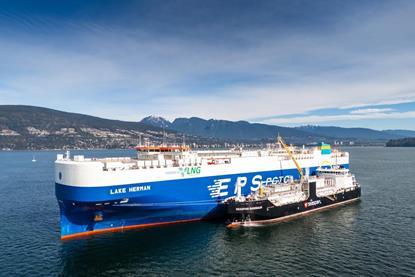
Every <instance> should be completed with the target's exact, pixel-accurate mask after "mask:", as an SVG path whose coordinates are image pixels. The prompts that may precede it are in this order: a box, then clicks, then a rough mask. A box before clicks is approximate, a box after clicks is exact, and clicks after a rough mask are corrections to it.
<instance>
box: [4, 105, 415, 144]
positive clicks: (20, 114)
mask: <svg viewBox="0 0 415 277" xmlns="http://www.w3.org/2000/svg"><path fill="white" fill-rule="evenodd" d="M278 134H280V135H282V136H283V137H284V138H285V139H286V141H287V142H289V143H295V144H313V143H318V142H321V141H324V142H329V143H333V142H337V143H339V142H340V141H344V142H345V143H349V142H353V143H356V144H385V143H386V142H387V141H389V140H392V139H395V140H396V139H402V138H405V137H415V131H410V130H385V131H378V130H372V129H367V128H341V127H323V126H302V127H296V128H289V127H281V126H274V125H267V124H259V123H249V122H247V121H228V120H217V119H208V120H206V119H202V118H197V117H191V118H176V119H175V120H173V121H169V120H166V119H164V118H162V117H157V116H149V117H146V118H143V119H142V120H140V121H138V122H134V121H121V120H111V119H104V118H99V117H95V116H90V115H84V114H77V113H68V112H63V111H58V110H53V109H48V108H42V107H34V106H23V105H0V149H64V148H72V149H73V148H127V147H132V146H134V145H137V144H138V143H139V141H140V140H141V141H142V142H146V141H147V142H149V143H162V142H174V143H181V142H182V140H183V138H184V137H185V140H186V142H187V143H192V144H194V145H195V146H196V147H197V146H200V147H206V146H213V145H215V146H221V145H222V146H223V145H225V144H239V143H245V144H259V143H268V142H271V141H274V140H275V138H276V136H277V135H278Z"/></svg>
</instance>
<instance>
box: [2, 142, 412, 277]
mask: <svg viewBox="0 0 415 277" xmlns="http://www.w3.org/2000/svg"><path fill="white" fill-rule="evenodd" d="M346 150H348V151H350V153H351V167H352V170H353V172H354V173H355V174H356V176H357V178H358V181H359V182H360V183H361V185H362V193H363V196H362V201H361V202H360V203H356V204H353V205H349V206H345V207H342V208H339V209H336V210H331V211H326V212H322V213H318V214H314V215H311V216H309V217H306V218H302V219H298V220H295V221H291V222H287V223H282V224H279V225H274V226H267V227H262V228H256V229H239V230H228V229H226V228H225V226H224V225H223V224H219V223H189V224H181V225H172V226H166V227H160V228H150V229H142V230H134V231H128V232H124V233H113V234H104V235H99V236H94V237H90V238H87V239H81V240H74V241H66V242H61V241H60V240H59V231H58V224H59V221H58V220H59V214H58V205H57V202H56V199H55V195H54V183H53V161H54V159H55V157H56V153H57V152H53V151H47V152H0V224H1V225H0V275H1V276H16V275H20V276H36V275H42V276H50V275H52V276H54V275H64V276H73V275H103V276H106V275H108V276H109V275H130V276H132V275H142V274H145V275H180V276H181V275H232V276H235V275H243V276H244V275H246V276H252V275H259V274H262V275H266V276H270V275H273V276H275V275H287V276H288V275H291V276H296V275H308V276H309V275H313V276H338V275H342V276H347V275H349V276H351V275H361V276H362V275H364V276H415V200H414V196H415V179H414V177H413V172H414V168H415V148H381V147H379V148H370V147H367V148H349V149H346ZM79 152H81V153H83V154H86V155H88V156H91V155H92V156H120V155H128V154H131V155H133V154H134V153H132V152H128V151H79ZM33 154H35V155H36V159H37V160H38V161H37V162H36V163H32V162H31V160H32V155H33Z"/></svg>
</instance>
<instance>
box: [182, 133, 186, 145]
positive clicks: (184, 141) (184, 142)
mask: <svg viewBox="0 0 415 277" xmlns="http://www.w3.org/2000/svg"><path fill="white" fill-rule="evenodd" d="M182 144H183V146H186V140H185V136H184V134H183V143H182Z"/></svg>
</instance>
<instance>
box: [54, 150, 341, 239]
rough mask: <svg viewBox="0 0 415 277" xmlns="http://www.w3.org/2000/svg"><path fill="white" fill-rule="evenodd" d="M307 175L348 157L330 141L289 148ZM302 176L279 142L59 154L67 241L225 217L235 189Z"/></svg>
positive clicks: (58, 185)
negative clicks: (115, 154)
mask: <svg viewBox="0 0 415 277" xmlns="http://www.w3.org/2000/svg"><path fill="white" fill-rule="evenodd" d="M290 149H291V152H292V154H293V155H294V156H295V157H296V160H297V161H298V163H299V164H300V165H301V167H302V168H304V171H305V173H306V174H307V175H312V174H315V173H316V170H317V169H318V168H321V167H322V166H323V167H327V166H341V167H342V168H346V169H347V168H348V167H349V155H348V153H347V152H341V151H337V150H334V151H332V150H331V149H330V146H328V145H321V146H319V147H311V148H305V147H303V148H296V147H293V146H290ZM299 177H300V175H299V173H298V171H297V169H296V165H295V164H294V162H293V160H292V159H291V157H290V156H289V155H288V154H287V152H286V151H285V149H283V148H282V147H280V144H275V145H269V146H268V147H266V148H264V149H255V150H243V149H231V150H215V151H212V150H204V151H193V150H191V149H189V148H188V147H186V146H138V147H137V157H135V158H131V157H120V158H101V159H95V158H85V157H84V156H81V155H77V156H74V157H73V158H72V157H70V155H69V153H67V155H66V156H65V155H62V154H59V155H58V156H57V160H56V162H55V190H56V197H57V199H58V203H59V207H60V218H61V228H60V229H61V238H62V239H66V238H73V237H77V236H82V235H88V234H95V233H101V232H107V231H120V230H125V229H130V228H138V227H146V226H154V225H161V224H168V223H177V222H188V221H195V220H202V219H209V218H214V217H224V216H225V213H226V210H225V209H224V205H223V204H222V203H223V201H224V200H225V199H226V198H229V197H231V196H232V195H235V194H236V190H235V189H236V185H237V184H238V185H239V186H241V184H243V186H241V187H240V190H241V194H242V195H248V194H250V193H251V192H255V191H257V190H258V189H259V188H260V187H262V186H266V185H271V184H286V183H290V182H291V181H292V180H295V179H299Z"/></svg>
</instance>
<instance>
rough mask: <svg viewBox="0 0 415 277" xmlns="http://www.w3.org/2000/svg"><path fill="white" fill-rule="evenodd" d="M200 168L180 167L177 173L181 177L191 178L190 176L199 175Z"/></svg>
mask: <svg viewBox="0 0 415 277" xmlns="http://www.w3.org/2000/svg"><path fill="white" fill-rule="evenodd" d="M200 171H201V168H200V166H189V167H182V168H179V172H180V174H181V175H182V177H184V176H189V175H190V176H191V175H197V174H200Z"/></svg>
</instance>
